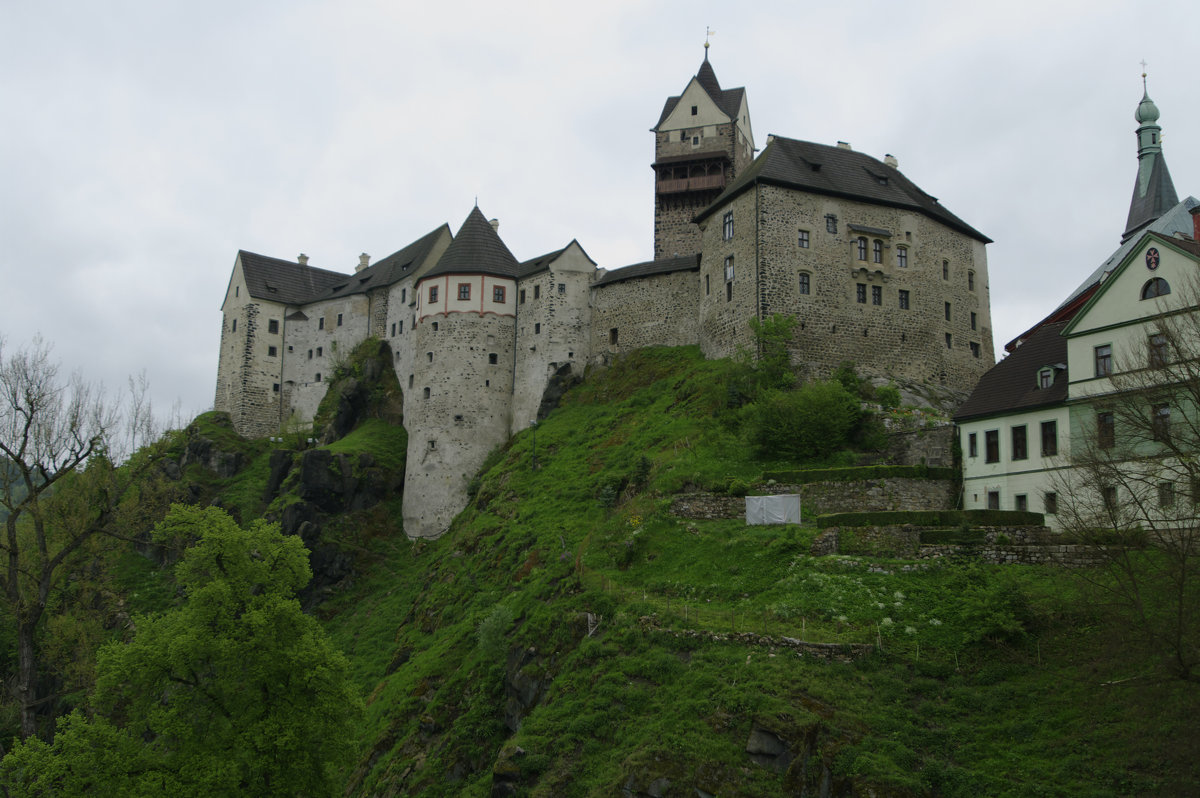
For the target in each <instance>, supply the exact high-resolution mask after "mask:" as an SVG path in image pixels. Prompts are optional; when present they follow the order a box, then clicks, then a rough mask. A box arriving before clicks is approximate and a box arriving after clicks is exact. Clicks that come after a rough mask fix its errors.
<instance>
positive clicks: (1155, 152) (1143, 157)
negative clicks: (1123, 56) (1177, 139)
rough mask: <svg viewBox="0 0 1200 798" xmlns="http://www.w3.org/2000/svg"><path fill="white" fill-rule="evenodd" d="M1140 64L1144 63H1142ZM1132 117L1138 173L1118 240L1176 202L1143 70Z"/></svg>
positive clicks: (1141, 226)
mask: <svg viewBox="0 0 1200 798" xmlns="http://www.w3.org/2000/svg"><path fill="white" fill-rule="evenodd" d="M1143 66H1144V64H1143ZM1133 118H1134V120H1135V121H1137V123H1138V129H1137V140H1138V173H1137V180H1136V182H1134V184H1133V199H1132V201H1131V202H1130V203H1129V218H1128V219H1127V220H1126V222H1125V234H1124V235H1123V236H1121V241H1122V242H1125V241H1128V240H1129V239H1130V238H1132V237H1133V235H1134V233H1136V232H1137V231H1139V230H1141V229H1142V228H1143V227H1145V226H1146V225H1148V224H1150V223H1151V222H1153V221H1154V220H1155V219H1157V218H1158V217H1160V216H1162V215H1163V214H1164V213H1166V212H1167V211H1169V210H1170V209H1171V208H1173V207H1175V205H1177V204H1178V203H1179V196H1178V195H1177V194H1176V193H1175V184H1174V183H1172V182H1171V173H1170V172H1169V171H1167V162H1166V159H1165V158H1163V153H1162V128H1161V127H1159V126H1158V106H1156V105H1155V104H1154V101H1153V100H1151V99H1150V92H1149V90H1148V89H1147V88H1146V73H1145V72H1143V73H1142V101H1141V102H1140V103H1138V107H1137V110H1136V111H1135V112H1134V114H1133Z"/></svg>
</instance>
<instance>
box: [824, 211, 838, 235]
mask: <svg viewBox="0 0 1200 798" xmlns="http://www.w3.org/2000/svg"><path fill="white" fill-rule="evenodd" d="M825 232H826V233H836V232H837V217H836V216H834V215H833V214H832V213H830V214H827V215H826V216H825Z"/></svg>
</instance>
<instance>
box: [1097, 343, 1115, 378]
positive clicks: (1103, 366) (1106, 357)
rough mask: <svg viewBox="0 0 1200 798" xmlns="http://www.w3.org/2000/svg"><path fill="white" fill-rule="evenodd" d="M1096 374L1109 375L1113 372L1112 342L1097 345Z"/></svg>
mask: <svg viewBox="0 0 1200 798" xmlns="http://www.w3.org/2000/svg"><path fill="white" fill-rule="evenodd" d="M1095 352H1096V376H1097V377H1107V376H1109V375H1110V374H1112V344H1105V345H1104V346H1098V347H1096V350H1095Z"/></svg>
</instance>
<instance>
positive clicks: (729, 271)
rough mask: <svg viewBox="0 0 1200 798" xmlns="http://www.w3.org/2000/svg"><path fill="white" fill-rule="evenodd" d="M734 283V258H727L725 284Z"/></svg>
mask: <svg viewBox="0 0 1200 798" xmlns="http://www.w3.org/2000/svg"><path fill="white" fill-rule="evenodd" d="M732 281H733V256H732V255H730V256H729V257H727V258H725V282H727V283H728V282H732Z"/></svg>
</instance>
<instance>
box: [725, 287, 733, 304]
mask: <svg viewBox="0 0 1200 798" xmlns="http://www.w3.org/2000/svg"><path fill="white" fill-rule="evenodd" d="M725 301H726V302H732V301H733V283H725Z"/></svg>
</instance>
